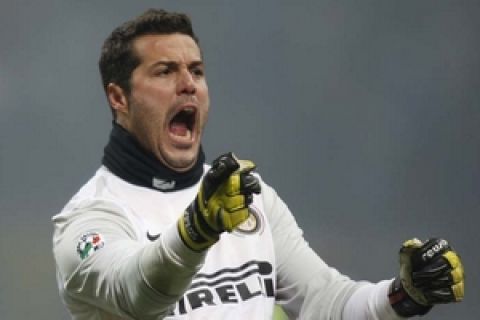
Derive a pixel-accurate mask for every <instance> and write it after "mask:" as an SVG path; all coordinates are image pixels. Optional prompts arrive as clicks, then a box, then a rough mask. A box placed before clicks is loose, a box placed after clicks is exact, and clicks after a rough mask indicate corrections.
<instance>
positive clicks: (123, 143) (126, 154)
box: [102, 123, 205, 192]
mask: <svg viewBox="0 0 480 320" xmlns="http://www.w3.org/2000/svg"><path fill="white" fill-rule="evenodd" d="M204 162H205V155H204V153H203V150H202V148H201V147H200V151H199V154H198V159H197V162H196V163H195V165H194V166H193V167H192V168H191V169H190V170H188V171H186V172H176V171H174V170H172V169H170V168H168V167H166V166H165V165H164V164H163V163H161V162H160V161H159V160H158V159H157V158H156V157H155V156H154V155H153V154H152V153H151V152H149V151H147V150H145V149H144V148H143V147H142V146H141V145H140V144H139V143H138V141H137V140H136V139H135V138H134V137H133V136H132V135H131V134H130V133H128V131H127V130H125V129H124V128H122V127H121V126H120V125H118V124H116V123H113V128H112V132H111V133H110V140H109V141H108V144H107V145H106V146H105V149H104V155H103V159H102V164H103V165H104V166H106V167H107V168H108V169H109V170H110V171H111V172H113V173H114V174H115V175H117V176H119V177H120V178H122V179H123V180H125V181H127V182H129V183H132V184H135V185H139V186H142V187H146V188H150V189H154V190H159V191H163V192H170V191H176V190H180V189H184V188H188V187H190V186H192V185H194V184H195V183H197V182H198V181H199V180H200V178H201V177H202V175H203V164H204Z"/></svg>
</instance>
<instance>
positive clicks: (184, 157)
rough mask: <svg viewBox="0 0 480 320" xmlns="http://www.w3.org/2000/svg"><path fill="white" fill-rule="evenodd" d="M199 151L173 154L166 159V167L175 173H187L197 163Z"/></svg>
mask: <svg viewBox="0 0 480 320" xmlns="http://www.w3.org/2000/svg"><path fill="white" fill-rule="evenodd" d="M197 155H198V151H197V152H194V151H181V152H173V153H170V154H168V155H166V156H165V157H164V159H165V161H163V162H164V163H165V165H167V166H168V167H169V168H171V169H173V170H175V171H179V172H182V171H187V170H189V169H191V168H192V167H193V166H194V165H195V162H196V161H197Z"/></svg>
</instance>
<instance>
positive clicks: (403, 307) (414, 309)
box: [388, 278, 432, 318]
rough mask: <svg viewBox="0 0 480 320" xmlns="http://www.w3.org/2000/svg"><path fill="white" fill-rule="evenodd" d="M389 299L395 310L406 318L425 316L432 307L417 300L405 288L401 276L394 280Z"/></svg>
mask: <svg viewBox="0 0 480 320" xmlns="http://www.w3.org/2000/svg"><path fill="white" fill-rule="evenodd" d="M388 300H389V302H390V305H391V306H392V308H393V310H395V312H396V313H397V314H398V315H399V316H401V317H405V318H409V317H412V316H416V315H420V316H423V315H424V314H426V313H427V312H428V311H430V309H432V306H424V305H421V304H419V303H417V302H415V301H414V300H413V299H412V298H411V297H410V296H409V295H408V293H407V292H406V291H405V289H404V288H403V285H402V282H401V280H400V278H396V279H395V280H394V281H392V284H391V285H390V290H389V291H388Z"/></svg>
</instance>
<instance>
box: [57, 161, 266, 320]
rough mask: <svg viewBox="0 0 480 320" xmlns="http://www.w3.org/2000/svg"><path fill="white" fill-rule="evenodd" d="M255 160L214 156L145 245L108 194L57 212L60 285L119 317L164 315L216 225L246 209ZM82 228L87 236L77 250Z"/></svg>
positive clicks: (237, 219) (229, 226)
mask: <svg viewBox="0 0 480 320" xmlns="http://www.w3.org/2000/svg"><path fill="white" fill-rule="evenodd" d="M253 168H254V165H253V163H251V162H249V161H242V160H237V159H235V158H234V157H233V155H232V154H228V155H224V156H221V157H220V158H219V159H217V160H216V161H214V164H213V166H212V168H211V169H210V170H209V172H208V173H207V174H206V176H205V178H204V180H203V182H202V184H201V187H200V190H199V193H198V195H197V197H196V198H195V199H194V201H193V202H192V204H191V205H189V206H188V208H186V210H185V212H184V214H183V215H181V217H180V218H179V220H178V223H176V224H173V225H171V226H170V227H168V228H167V229H166V230H165V231H164V232H163V234H162V236H161V237H160V238H159V239H158V240H157V241H155V242H154V243H151V244H148V245H144V244H143V243H142V242H140V241H138V239H136V234H138V232H136V231H135V230H133V225H134V224H133V223H131V222H130V221H129V219H128V216H129V214H128V212H127V210H126V209H124V208H122V207H120V206H119V205H116V204H115V203H113V202H111V201H96V202H95V203H89V204H88V205H84V206H82V207H81V208H82V209H79V207H77V208H76V209H74V212H72V213H70V214H64V215H60V216H57V217H56V218H55V223H56V232H55V236H54V254H55V258H56V261H57V269H58V274H59V280H60V283H61V284H62V285H63V288H60V289H61V290H64V291H65V292H66V293H67V295H68V296H69V297H72V298H73V299H76V300H77V301H82V302H84V303H86V304H87V305H93V306H96V307H98V308H99V309H102V310H106V311H108V312H110V313H113V314H117V315H120V316H124V317H129V318H135V319H158V317H162V316H165V315H167V314H168V313H169V312H170V311H171V308H173V306H174V304H175V302H176V301H177V300H178V299H179V298H180V296H181V295H182V294H183V293H184V292H185V290H186V289H187V288H188V286H189V285H190V283H191V280H192V278H193V277H194V275H195V274H196V273H197V271H198V270H199V269H200V267H201V266H202V263H203V260H204V258H205V255H206V251H207V250H208V248H209V247H210V246H212V245H213V244H214V243H216V241H218V239H219V235H220V233H222V232H224V231H232V230H233V228H235V226H236V225H238V224H240V223H241V222H243V221H244V220H245V219H246V218H247V217H248V209H247V207H248V204H249V203H250V202H251V201H252V193H255V192H257V193H258V192H259V191H260V190H259V184H258V180H257V179H256V178H255V177H254V176H253V175H251V174H250V173H249V172H250V171H251V170H253ZM86 234H90V236H89V239H90V240H87V241H86V242H88V243H85V241H84V243H82V244H81V247H80V249H81V250H80V252H79V253H77V252H75V251H76V250H75V248H76V246H77V244H78V243H79V239H80V238H82V236H84V235H86ZM93 237H95V238H96V239H97V240H96V241H97V242H96V244H94V243H93V242H92V240H91V239H92V238H93ZM103 243H105V244H104V245H103ZM92 248H96V249H98V250H96V251H93V249H92ZM91 251H92V252H91Z"/></svg>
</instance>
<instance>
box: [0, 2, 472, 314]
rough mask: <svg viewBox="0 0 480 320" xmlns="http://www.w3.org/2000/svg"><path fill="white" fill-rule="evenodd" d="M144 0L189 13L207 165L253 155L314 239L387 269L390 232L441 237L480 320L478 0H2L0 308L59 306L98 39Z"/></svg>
mask: <svg viewBox="0 0 480 320" xmlns="http://www.w3.org/2000/svg"><path fill="white" fill-rule="evenodd" d="M150 7H163V8H166V9H170V10H179V11H185V12H187V13H189V14H191V15H192V17H193V21H194V26H195V29H196V32H197V33H198V35H199V37H200V39H201V45H202V49H203V52H204V54H205V60H206V65H207V76H208V81H209V85H210V92H211V99H212V112H211V116H210V122H209V127H208V129H207V131H206V133H205V140H204V147H205V150H206V152H207V156H208V159H209V160H212V158H213V157H215V156H216V155H218V154H219V153H221V152H224V151H228V150H233V151H235V152H236V153H237V154H238V155H239V156H240V157H243V158H251V159H253V160H255V161H256V163H257V164H258V171H259V172H260V173H261V174H262V176H263V177H264V178H265V180H266V181H268V182H269V183H270V184H271V185H273V186H275V187H276V189H277V191H278V192H279V194H280V195H281V196H282V197H283V198H284V199H285V200H286V202H287V203H288V204H289V206H290V207H291V209H292V211H293V212H294V213H295V215H296V217H297V220H298V223H299V224H300V226H301V227H303V229H304V231H305V237H306V239H307V240H308V241H309V242H310V244H311V246H312V247H313V248H315V250H317V251H318V252H319V253H320V255H321V256H322V257H323V258H324V259H325V260H326V261H327V262H328V263H330V264H331V265H333V266H335V267H337V268H338V269H339V270H340V271H342V272H344V273H346V274H348V275H350V276H351V277H353V278H355V279H369V280H372V281H376V280H380V279H384V278H390V277H393V276H394V275H395V273H396V272H397V269H398V266H397V250H398V248H399V245H400V244H401V242H402V241H403V240H405V239H407V238H410V237H413V236H417V237H420V238H426V237H430V236H443V237H446V238H447V239H449V240H450V241H451V242H452V244H453V245H454V246H455V248H456V249H458V251H459V252H460V254H461V255H462V256H463V259H464V263H465V266H466V271H467V286H466V299H465V301H464V303H462V304H460V305H456V306H448V307H445V306H441V307H438V308H435V309H434V310H433V311H432V312H431V314H429V315H428V316H426V317H424V318H423V319H436V320H446V319H478V312H479V311H478V302H479V301H480V293H479V292H480V286H479V283H480V277H479V276H478V270H479V266H480V258H479V250H478V243H479V240H480V236H479V231H478V229H479V225H480V224H479V214H478V213H479V206H480V195H479V190H480V170H479V169H480V167H479V165H480V159H479V158H480V149H479V148H480V129H479V123H480V110H479V107H480V104H479V102H480V90H479V87H480V72H479V71H480V58H479V47H480V42H479V41H478V38H479V31H480V19H478V17H479V16H480V2H479V1H473V0H472V1H384V0H378V1H295V2H294V1H279V0H263V1H169V2H167V1H92V0H84V1H60V0H57V1H55V0H49V1H33V0H30V1H23V0H18V1H14V0H3V1H2V3H1V4H0V111H1V115H0V147H1V150H0V151H1V153H0V318H1V319H15V320H16V319H32V318H33V319H66V318H67V313H66V312H65V310H64V308H63V306H62V305H61V302H60V300H59V298H58V294H57V289H56V284H55V276H54V263H53V260H52V253H51V232H52V225H51V222H50V217H51V216H52V215H53V214H55V213H56V212H58V211H59V210H60V209H61V207H62V206H63V204H64V203H65V202H66V201H67V199H68V198H69V197H70V196H71V195H72V194H73V193H74V192H75V191H76V190H77V189H78V188H79V187H80V186H81V185H82V184H83V183H84V182H85V181H86V179H88V177H89V176H90V175H91V174H92V173H93V171H94V170H95V169H96V168H97V167H98V165H99V161H100V158H101V153H102V149H103V146H104V145H105V142H106V140H107V136H108V132H109V130H110V127H111V126H110V121H111V120H110V111H109V110H108V107H107V104H106V101H105V98H104V95H103V92H102V89H101V85H100V80H99V75H98V72H97V65H96V64H97V59H98V55H99V50H100V46H101V43H102V41H103V39H104V38H105V37H106V36H107V34H108V33H109V32H110V31H111V30H112V28H113V27H115V26H117V25H118V24H119V23H121V22H123V21H124V20H126V19H128V18H131V17H133V16H134V15H137V14H139V13H141V12H142V11H144V10H145V9H147V8H150Z"/></svg>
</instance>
